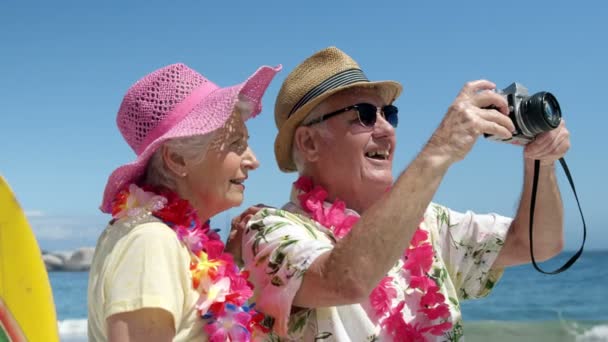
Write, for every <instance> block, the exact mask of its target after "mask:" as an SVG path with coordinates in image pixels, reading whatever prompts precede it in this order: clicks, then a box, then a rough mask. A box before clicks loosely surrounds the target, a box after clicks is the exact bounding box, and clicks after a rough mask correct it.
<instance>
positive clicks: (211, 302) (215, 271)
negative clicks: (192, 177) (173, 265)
mask: <svg viewBox="0 0 608 342" xmlns="http://www.w3.org/2000/svg"><path fill="white" fill-rule="evenodd" d="M146 213H151V214H152V215H153V216H155V217H157V218H159V219H160V220H162V221H163V222H164V223H166V224H167V225H168V226H169V227H171V228H172V229H173V230H174V231H175V233H176V234H177V237H178V239H179V240H180V241H181V242H182V243H183V244H184V245H185V246H186V248H187V249H188V250H189V252H190V256H191V262H190V273H191V275H192V286H193V288H194V289H196V290H197V291H198V292H199V293H200V297H199V299H198V301H197V303H196V310H197V311H198V314H199V316H200V317H201V318H202V319H203V320H205V321H206V323H207V324H206V325H205V332H206V333H207V334H208V335H209V341H211V342H224V341H251V340H252V333H254V331H255V330H257V329H259V330H260V331H266V328H265V327H264V326H262V325H261V324H260V322H261V320H262V319H263V315H262V314H260V313H258V312H256V311H255V310H253V305H251V306H250V305H247V301H248V300H249V298H251V296H252V295H253V286H252V285H251V283H250V282H249V281H248V280H247V278H248V273H247V272H246V271H243V272H241V271H239V269H238V267H237V266H236V264H235V262H234V260H233V258H232V256H231V255H230V254H228V253H224V243H223V242H222V241H221V239H220V236H219V234H217V231H215V230H213V229H211V228H210V226H209V222H206V223H205V224H201V222H200V220H199V218H198V215H197V214H196V211H195V210H194V208H193V207H192V206H191V205H190V204H189V203H188V201H186V200H184V199H181V198H180V197H179V196H178V195H177V194H176V193H174V192H171V191H167V190H164V189H156V188H153V187H149V186H143V188H140V187H138V186H137V185H135V184H131V185H129V187H128V188H126V189H124V190H122V191H121V192H119V193H118V194H117V195H116V197H115V199H114V201H113V202H112V217H113V218H114V219H121V218H124V217H137V216H140V215H144V214H146Z"/></svg>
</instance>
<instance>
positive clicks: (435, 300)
mask: <svg viewBox="0 0 608 342" xmlns="http://www.w3.org/2000/svg"><path fill="white" fill-rule="evenodd" d="M444 301H445V296H444V295H443V294H442V293H441V292H439V287H437V286H432V287H431V288H429V290H428V291H427V292H426V293H425V294H424V296H422V298H420V305H421V306H433V305H436V304H440V303H443V302H444Z"/></svg>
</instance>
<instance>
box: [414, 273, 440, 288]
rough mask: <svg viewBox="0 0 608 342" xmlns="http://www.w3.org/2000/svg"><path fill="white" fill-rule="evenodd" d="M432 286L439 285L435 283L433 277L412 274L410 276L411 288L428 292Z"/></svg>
mask: <svg viewBox="0 0 608 342" xmlns="http://www.w3.org/2000/svg"><path fill="white" fill-rule="evenodd" d="M431 286H437V284H435V281H434V280H433V279H431V278H429V277H428V276H426V275H422V276H412V277H411V278H410V287H411V288H414V289H419V290H421V291H422V292H426V291H427V290H428V289H429V287H431Z"/></svg>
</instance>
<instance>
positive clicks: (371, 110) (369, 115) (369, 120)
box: [305, 103, 399, 127]
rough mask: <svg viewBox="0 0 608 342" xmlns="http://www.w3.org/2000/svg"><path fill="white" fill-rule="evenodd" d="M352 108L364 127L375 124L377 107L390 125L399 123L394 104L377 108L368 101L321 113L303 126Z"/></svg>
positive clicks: (397, 110) (397, 111)
mask: <svg viewBox="0 0 608 342" xmlns="http://www.w3.org/2000/svg"><path fill="white" fill-rule="evenodd" d="M353 109H354V110H356V111H357V116H358V117H359V122H360V123H361V125H363V126H365V127H374V125H375V124H376V120H377V117H378V115H377V113H378V109H380V113H382V116H383V117H384V119H385V120H386V121H388V123H389V124H391V126H393V127H397V124H398V123H399V117H398V116H397V114H398V113H399V109H398V108H397V107H396V106H393V105H388V106H384V107H382V108H379V107H376V106H374V105H373V104H369V103H358V104H356V105H352V106H348V107H346V108H342V109H339V110H337V111H335V112H331V113H328V114H324V115H321V116H320V117H318V118H316V119H314V120H312V121H311V122H309V123H307V124H305V126H311V125H314V124H317V123H319V122H323V121H325V120H327V119H329V118H331V117H332V116H336V115H338V114H342V113H345V112H348V111H351V110H353Z"/></svg>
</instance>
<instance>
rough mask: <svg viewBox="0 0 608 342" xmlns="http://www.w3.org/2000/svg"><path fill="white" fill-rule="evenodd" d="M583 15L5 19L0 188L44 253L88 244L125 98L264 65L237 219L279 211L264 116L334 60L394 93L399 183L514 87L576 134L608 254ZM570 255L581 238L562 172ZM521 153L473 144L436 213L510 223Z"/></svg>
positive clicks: (21, 13) (342, 8)
mask: <svg viewBox="0 0 608 342" xmlns="http://www.w3.org/2000/svg"><path fill="white" fill-rule="evenodd" d="M606 6H607V5H606V4H603V3H600V2H599V1H595V2H585V1H579V2H577V3H576V4H575V3H574V2H571V1H493V2H488V1H466V2H465V1H458V2H457V1H452V2H448V1H445V2H438V1H427V2H423V1H415V2H412V1H373V2H370V1H360V0H355V1H333V2H330V1H317V0H313V1H306V2H297V3H296V2H293V3H290V2H285V1H256V2H254V1H249V2H245V1H243V2H234V1H230V2H228V1H226V2H221V1H215V2H202V1H183V2H179V4H176V3H175V2H173V3H170V2H169V1H162V2H155V1H146V2H143V1H140V2H135V1H129V2H126V1H125V2H115V3H111V2H104V3H91V2H80V1H71V2H69V1H54V2H52V1H47V2H42V3H40V4H37V5H34V4H31V3H23V2H21V3H18V2H5V3H3V4H2V5H0V42H2V45H1V47H0V101H1V103H2V106H1V107H0V118H2V123H1V124H0V146H2V148H0V174H2V175H3V176H4V177H5V178H6V179H7V180H8V181H9V183H10V184H11V186H12V187H13V189H14V191H15V192H16V194H17V196H18V198H19V200H20V202H21V204H22V206H23V207H24V208H25V210H26V211H27V213H28V216H29V218H30V221H31V223H32V226H33V227H34V230H35V232H36V234H37V236H38V239H39V241H40V244H41V245H42V247H43V248H45V249H66V248H73V247H76V246H81V245H94V244H95V241H96V238H97V235H98V234H99V232H100V231H101V230H102V229H103V227H104V222H105V221H106V220H107V219H108V217H107V216H104V215H102V214H100V213H99V211H98V210H97V207H98V205H99V203H100V200H101V194H102V191H103V188H104V185H105V181H106V179H107V176H108V175H109V173H110V172H111V171H112V170H113V169H114V168H115V167H117V166H119V165H121V164H123V163H125V162H129V161H131V160H132V159H133V158H134V154H133V152H132V151H131V150H130V149H129V148H128V146H127V144H126V143H125V142H124V141H123V140H122V138H121V136H120V134H119V133H118V130H117V129H116V125H115V117H116V111H117V109H118V106H119V104H120V101H121V99H122V96H123V95H124V92H125V91H126V90H127V88H128V87H129V86H130V85H131V84H132V83H133V82H135V81H136V80H137V79H139V78H140V77H142V76H143V75H145V74H146V73H148V72H150V71H152V70H154V69H157V68H159V67H161V66H164V65H167V64H171V63H175V62H184V63H186V64H188V65H190V66H191V67H193V68H194V69H196V70H198V71H200V72H201V73H202V74H204V75H205V76H206V77H208V78H209V79H211V80H213V81H214V82H216V83H218V84H219V85H221V86H228V85H232V84H236V83H239V82H241V81H242V80H244V79H245V78H246V77H247V76H248V75H249V74H251V73H252V72H253V71H254V70H256V68H257V67H258V66H259V65H262V64H269V65H276V64H283V66H284V71H283V72H282V73H281V74H279V75H278V76H277V78H276V80H275V81H274V83H273V84H272V85H271V86H270V88H269V90H268V92H267V95H266V96H265V98H264V112H263V114H262V115H261V116H260V117H258V118H256V119H255V120H252V121H250V122H249V127H250V132H251V136H252V138H251V140H250V144H251V146H252V147H253V149H254V150H255V152H256V153H257V155H258V158H259V159H260V161H261V162H262V166H261V167H260V168H259V169H258V170H257V171H256V172H254V173H252V174H251V176H250V179H249V180H248V185H247V193H246V200H245V202H244V204H243V206H242V207H240V208H235V209H233V210H231V211H230V212H228V213H225V214H221V215H219V217H217V218H216V219H215V220H214V222H213V223H214V225H215V226H217V227H223V226H225V225H226V223H227V222H228V220H229V217H231V216H232V215H235V214H236V213H239V212H240V211H241V210H242V209H243V208H244V207H246V206H248V205H250V204H254V203H259V202H263V203H267V204H270V205H280V204H282V203H283V202H285V200H286V199H287V196H288V191H289V187H290V183H291V182H292V181H293V180H294V178H295V175H294V174H283V173H281V172H279V171H278V168H277V167H276V164H275V161H274V154H273V141H274V136H275V134H276V128H275V126H274V120H273V118H272V115H273V113H272V109H273V103H274V99H275V97H276V94H277V92H278V89H279V87H280V84H281V82H282V81H283V79H284V78H285V77H286V76H287V74H288V72H289V71H290V70H291V69H292V68H293V67H295V66H296V65H297V64H298V63H299V62H301V61H302V60H303V59H304V58H306V57H307V56H309V55H310V54H312V53H313V52H315V51H317V50H320V49H322V48H324V47H327V46H330V45H335V46H338V47H339V48H341V49H343V50H344V51H346V52H347V53H349V54H350V55H351V56H353V57H354V58H355V59H356V60H357V61H358V62H359V64H360V65H361V66H362V68H363V69H364V71H365V73H366V74H367V76H368V77H369V78H371V79H377V80H379V79H393V80H397V81H400V82H402V83H403V85H404V93H403V95H402V96H401V98H399V99H398V101H397V102H396V104H397V105H398V106H399V107H400V113H401V119H400V127H399V128H398V129H397V138H398V149H397V152H396V160H395V168H394V172H395V174H396V175H397V174H398V173H399V172H400V171H401V170H402V169H403V168H404V167H405V166H406V165H407V164H408V162H409V161H410V160H411V159H412V158H413V157H414V156H415V154H416V153H417V152H418V151H419V150H420V148H421V147H422V145H423V144H424V143H425V142H426V140H427V139H428V138H429V136H430V134H431V133H432V132H433V130H434V129H435V127H436V126H437V125H438V124H439V122H440V120H441V118H442V116H443V115H444V113H445V111H446V109H447V107H448V106H449V105H450V103H451V102H452V101H453V99H454V97H455V96H456V94H457V93H458V91H459V90H460V88H461V86H462V85H463V84H464V83H465V82H466V81H468V80H473V79H478V78H487V79H490V80H492V81H494V82H495V83H497V84H498V85H499V86H500V87H504V86H507V85H508V84H510V83H511V82H513V81H518V82H520V83H523V84H524V85H526V86H527V87H528V89H530V91H531V92H536V91H540V90H547V91H551V92H552V93H554V94H555V95H556V96H557V98H558V100H559V101H560V104H561V107H562V111H563V113H564V118H565V119H566V122H567V125H568V127H569V129H570V131H571V133H572V148H571V150H570V152H569V153H568V155H567V156H566V160H567V161H568V163H569V165H570V167H571V171H572V172H573V174H574V177H575V183H576V186H577V190H578V192H579V196H580V199H581V201H582V205H583V209H584V211H585V215H586V219H587V223H588V226H589V241H588V247H589V248H594V249H598V248H606V247H608V224H607V221H606V219H605V218H604V216H603V215H604V214H605V211H604V210H605V209H604V208H605V194H606V192H607V191H606V190H608V187H607V186H606V183H605V177H604V175H605V173H606V171H605V169H606V167H607V166H608V153H607V152H606V146H608V144H607V143H606V141H605V139H606V133H605V132H606V127H608V119H607V117H608V115H607V110H606V105H605V104H603V101H604V100H605V99H606V98H607V97H608V89H607V88H606V86H605V84H606V79H608V67H607V66H606V63H607V62H608V44H606V32H608V23H607V22H608V21H607V20H606V18H608V8H607V7H606ZM558 176H559V178H560V184H561V185H562V197H563V200H564V202H565V208H566V223H567V226H566V230H567V233H566V237H567V243H566V246H567V248H570V249H573V248H576V247H577V246H578V244H579V243H580V239H581V229H582V225H581V222H580V218H579V216H578V211H577V209H576V205H575V202H574V198H573V195H572V193H571V191H570V190H569V188H567V187H566V182H565V177H564V176H563V173H561V170H559V169H558ZM521 181H522V158H521V149H520V148H517V147H514V146H510V145H503V144H499V143H493V142H490V141H485V140H483V139H482V140H480V141H479V142H478V143H477V144H476V146H475V148H474V149H473V151H472V152H471V153H470V155H469V156H468V157H467V159H465V160H464V161H462V162H459V163H457V164H455V165H454V166H453V167H452V168H451V169H450V171H449V173H448V175H447V176H446V177H445V179H444V181H443V183H442V185H441V187H440V189H439V191H438V192H437V194H436V196H435V201H436V202H439V203H442V204H445V205H447V206H450V207H452V208H454V209H458V210H466V209H473V210H474V211H477V212H488V211H494V212H498V213H501V214H505V215H511V214H513V213H514V211H515V208H516V205H517V202H518V198H519V193H520V190H521Z"/></svg>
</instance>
